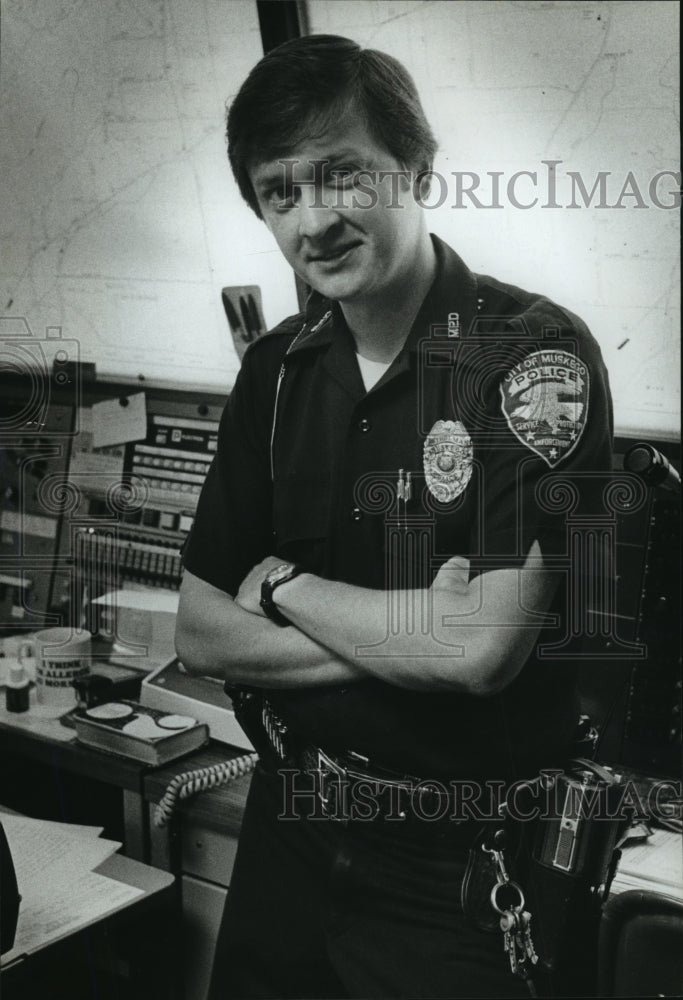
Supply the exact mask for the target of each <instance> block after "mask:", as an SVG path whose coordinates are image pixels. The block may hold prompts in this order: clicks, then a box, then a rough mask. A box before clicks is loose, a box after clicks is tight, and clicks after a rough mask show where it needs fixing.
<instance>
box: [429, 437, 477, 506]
mask: <svg viewBox="0 0 683 1000" xmlns="http://www.w3.org/2000/svg"><path fill="white" fill-rule="evenodd" d="M423 461H424V470H425V479H426V480H427V486H428V487H429V492H430V493H431V494H432V496H433V497H435V498H436V499H437V500H438V501H439V502H440V503H450V502H451V501H452V500H455V498H456V497H459V496H460V494H461V493H462V492H463V491H464V490H465V489H466V488H467V484H468V483H469V481H470V479H471V477H472V439H471V438H470V436H469V434H468V433H467V431H466V430H465V427H464V425H463V424H461V422H460V421H459V420H457V421H454V420H437V422H436V423H435V424H434V426H433V427H432V429H431V431H430V432H429V434H428V435H427V439H426V441H425V443H424V452H423Z"/></svg>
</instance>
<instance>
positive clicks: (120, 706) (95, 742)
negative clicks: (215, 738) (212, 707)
mask: <svg viewBox="0 0 683 1000" xmlns="http://www.w3.org/2000/svg"><path fill="white" fill-rule="evenodd" d="M71 718H72V720H73V725H74V728H75V730H76V736H77V738H78V740H79V742H80V743H84V744H85V745H86V746H89V747H95V748H96V749H97V750H106V751H107V752H109V753H115V754H119V755H120V756H123V757H130V758H132V759H133V760H139V761H141V762H142V763H144V764H154V765H159V764H165V763H166V762H167V761H169V760H174V759H175V758H176V757H182V756H183V754H186V753H190V752H191V751H192V750H197V749H199V747H203V746H205V744H207V743H208V742H209V727H208V726H207V725H206V724H205V723H203V722H197V720H196V719H193V718H191V717H190V716H189V715H177V714H174V713H171V712H165V711H161V710H159V709H157V708H148V707H147V706H145V705H140V704H138V702H136V701H123V700H122V701H110V702H105V703H104V704H102V705H94V706H93V707H92V708H77V709H76V710H75V711H74V712H73V713H72V715H71Z"/></svg>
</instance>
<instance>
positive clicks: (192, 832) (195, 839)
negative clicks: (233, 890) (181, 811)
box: [181, 817, 237, 888]
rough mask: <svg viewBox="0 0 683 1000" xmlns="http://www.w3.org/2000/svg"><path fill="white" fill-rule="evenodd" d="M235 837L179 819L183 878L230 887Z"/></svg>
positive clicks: (235, 850) (235, 848)
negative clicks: (204, 880)
mask: <svg viewBox="0 0 683 1000" xmlns="http://www.w3.org/2000/svg"><path fill="white" fill-rule="evenodd" d="M236 852H237V837H233V836H231V835H230V834H228V833H224V832H221V831H220V830H214V829H213V828H212V827H208V826H204V825H202V824H199V823H193V822H192V820H191V819H188V818H187V817H183V822H182V854H181V870H182V872H183V874H185V875H194V876H196V877H197V878H202V879H207V880H208V881H209V882H215V883H216V884H217V885H222V886H225V887H226V888H227V887H228V886H229V885H230V877H231V875H232V866H233V864H234V861H235V853H236Z"/></svg>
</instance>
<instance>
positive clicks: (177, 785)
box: [140, 657, 258, 826]
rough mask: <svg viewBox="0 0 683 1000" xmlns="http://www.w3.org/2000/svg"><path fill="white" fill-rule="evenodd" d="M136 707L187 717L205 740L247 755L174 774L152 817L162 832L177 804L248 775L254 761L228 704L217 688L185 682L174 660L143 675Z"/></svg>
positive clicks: (197, 680)
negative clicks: (203, 726)
mask: <svg viewBox="0 0 683 1000" xmlns="http://www.w3.org/2000/svg"><path fill="white" fill-rule="evenodd" d="M140 701H141V703H142V704H143V705H147V706H148V707H151V708H161V709H166V710H168V711H171V712H176V713H180V714H181V715H190V716H192V717H193V718H195V719H198V720H199V721H200V722H206V723H208V725H209V729H210V732H211V738H212V739H214V740H218V741H219V742H222V743H227V744H229V745H231V746H234V747H238V748H239V749H242V750H247V751H249V752H247V753H243V754H241V755H239V756H237V757H233V758H231V759H228V760H225V761H222V762H221V763H219V764H213V765H212V766H210V767H202V768H198V769H195V770H192V771H186V772H184V773H183V774H178V775H176V777H175V778H174V779H173V781H172V782H171V783H170V784H169V786H168V788H167V789H166V792H165V793H164V795H163V797H162V799H161V802H160V803H159V805H158V807H157V809H156V811H155V814H154V823H155V825H156V826H165V825H166V824H167V823H168V821H169V819H170V818H171V815H172V813H173V810H174V808H175V806H176V803H177V801H178V800H179V799H181V800H182V799H186V798H189V797H190V796H192V795H196V794H197V793H199V792H203V791H208V790H209V789H210V788H216V787H218V786H220V785H224V784H227V782H229V781H232V780H233V779H235V778H239V777H241V776H242V775H245V774H248V773H249V772H250V771H252V770H253V768H254V767H255V765H256V762H257V760H258V755H257V754H256V753H254V752H253V749H254V748H253V746H252V744H251V742H250V741H249V739H248V738H247V737H246V736H245V734H244V731H243V730H242V728H241V726H240V725H239V723H238V722H237V720H236V718H235V713H234V711H233V708H232V703H231V701H230V698H229V697H228V695H227V694H226V693H225V690H224V688H223V684H222V682H221V681H219V680H214V679H213V678H211V677H193V676H190V674H188V673H187V672H186V670H185V668H184V667H183V665H182V663H181V662H180V660H179V659H178V658H177V657H175V658H174V659H172V660H171V661H170V662H169V663H167V664H166V665H165V666H163V667H161V668H160V669H158V670H155V671H154V672H153V673H151V674H149V675H148V676H147V677H145V679H144V680H143V682H142V689H141V694H140Z"/></svg>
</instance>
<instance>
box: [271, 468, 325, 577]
mask: <svg viewBox="0 0 683 1000" xmlns="http://www.w3.org/2000/svg"><path fill="white" fill-rule="evenodd" d="M273 504H274V511H273V523H274V534H275V551H276V554H277V555H278V556H279V557H280V558H282V559H286V560H288V561H291V562H296V563H299V564H300V565H302V566H303V567H304V568H305V569H307V570H308V571H309V572H311V573H317V574H320V573H322V571H323V567H324V565H325V554H326V549H327V544H328V537H329V511H330V489H329V486H328V485H327V483H325V482H323V481H321V480H319V479H312V478H303V477H299V476H297V477H294V476H292V477H288V478H285V479H283V481H282V483H281V484H279V485H278V486H277V487H276V489H275V494H274V501H273Z"/></svg>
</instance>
